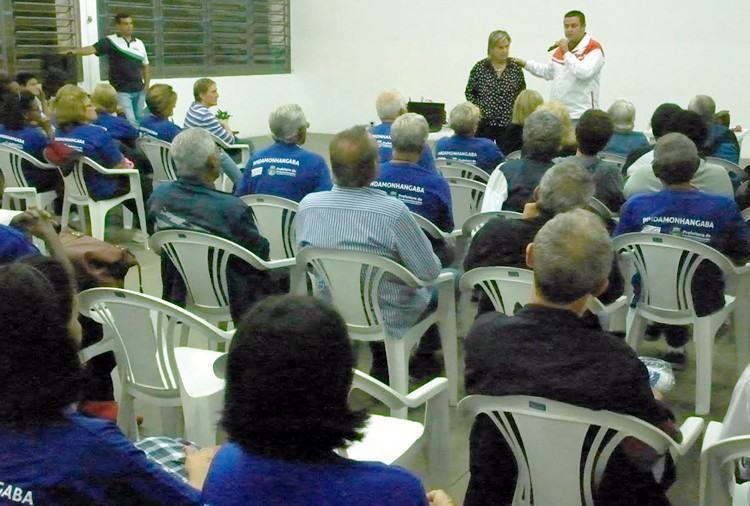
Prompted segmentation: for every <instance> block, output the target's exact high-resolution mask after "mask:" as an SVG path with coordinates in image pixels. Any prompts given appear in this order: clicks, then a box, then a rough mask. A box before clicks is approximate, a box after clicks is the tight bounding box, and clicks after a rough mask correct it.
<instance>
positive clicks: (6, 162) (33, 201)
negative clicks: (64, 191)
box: [0, 144, 58, 210]
mask: <svg viewBox="0 0 750 506" xmlns="http://www.w3.org/2000/svg"><path fill="white" fill-rule="evenodd" d="M24 161H25V162H28V163H30V164H31V165H33V166H34V167H35V168H37V169H42V170H51V171H55V174H58V172H57V166H55V165H51V164H49V163H43V162H41V161H39V160H37V159H36V158H34V157H33V156H31V155H30V154H28V153H25V152H24V151H22V150H20V149H18V148H16V147H14V146H12V145H9V144H0V170H1V171H2V174H3V179H4V180H5V188H4V189H3V202H2V206H3V209H9V208H10V204H11V201H15V202H16V203H17V204H18V205H17V209H21V210H23V209H28V208H29V207H37V208H39V209H48V208H49V209H51V206H52V203H53V202H54V201H55V198H56V197H57V193H56V192H55V190H50V191H46V192H41V193H39V192H38V191H37V189H36V188H34V187H33V186H31V185H30V184H29V183H28V181H27V180H26V176H25V175H24V173H23V162H24ZM21 202H24V203H25V207H22V206H21V205H20V203H21Z"/></svg>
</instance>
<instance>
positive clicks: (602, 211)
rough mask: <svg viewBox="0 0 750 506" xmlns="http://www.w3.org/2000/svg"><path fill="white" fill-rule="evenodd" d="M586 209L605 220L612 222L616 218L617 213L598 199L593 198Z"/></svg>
mask: <svg viewBox="0 0 750 506" xmlns="http://www.w3.org/2000/svg"><path fill="white" fill-rule="evenodd" d="M586 208H587V209H588V210H589V211H591V212H592V213H594V214H597V215H598V216H600V217H601V218H602V219H603V220H611V219H612V218H613V217H614V216H615V213H613V212H612V211H610V209H609V208H608V207H607V206H606V204H604V202H602V201H601V200H599V199H597V198H596V197H591V199H590V200H589V203H588V205H587V206H586Z"/></svg>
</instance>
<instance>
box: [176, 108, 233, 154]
mask: <svg viewBox="0 0 750 506" xmlns="http://www.w3.org/2000/svg"><path fill="white" fill-rule="evenodd" d="M184 126H185V128H203V129H204V130H208V131H209V132H210V133H211V134H213V135H215V136H216V137H218V138H219V139H221V140H223V141H224V142H226V143H227V144H234V134H233V133H232V132H228V131H227V130H226V129H225V128H224V127H223V126H221V123H219V120H218V119H216V116H215V115H214V114H213V113H212V112H211V111H210V110H209V109H208V107H206V106H205V105H203V104H201V103H200V102H193V103H192V104H190V107H189V108H188V111H187V114H186V115H185V123H184Z"/></svg>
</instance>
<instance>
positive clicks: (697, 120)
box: [624, 110, 734, 198]
mask: <svg viewBox="0 0 750 506" xmlns="http://www.w3.org/2000/svg"><path fill="white" fill-rule="evenodd" d="M671 132H677V133H681V134H684V135H686V136H687V137H688V138H689V139H690V140H691V141H693V143H694V144H695V145H696V146H697V147H698V152H699V154H701V163H700V166H699V167H698V170H696V171H695V174H694V175H693V179H692V181H691V183H692V184H693V186H695V187H696V188H698V189H699V190H701V191H704V192H708V193H713V194H714V195H723V196H725V197H730V198H733V197H734V188H733V187H732V180H731V179H730V178H729V174H728V173H727V170H726V169H725V168H724V167H722V166H720V165H714V164H713V163H707V162H706V161H705V159H704V156H703V155H704V154H705V153H704V152H703V151H702V150H701V146H704V145H705V143H706V139H707V138H708V127H707V126H706V122H705V121H703V118H701V117H700V116H699V115H698V114H697V113H695V112H693V111H683V110H679V111H675V112H674V113H673V114H671V115H669V119H668V121H667V123H666V126H665V128H664V132H663V134H668V133H671ZM653 160H654V151H650V152H648V153H645V154H644V155H643V156H641V157H640V158H639V159H638V160H636V161H635V162H634V163H633V165H631V166H630V167H629V168H628V179H627V181H625V187H624V193H625V197H626V198H630V197H632V196H633V195H637V194H639V193H655V192H658V191H660V190H661V189H662V188H663V185H662V182H661V181H660V180H659V178H658V177H657V175H656V174H655V172H654V169H653V167H652V162H653Z"/></svg>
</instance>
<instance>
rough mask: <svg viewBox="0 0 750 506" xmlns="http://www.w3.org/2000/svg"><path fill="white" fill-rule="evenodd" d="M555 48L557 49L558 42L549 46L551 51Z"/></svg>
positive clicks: (548, 49) (548, 50)
mask: <svg viewBox="0 0 750 506" xmlns="http://www.w3.org/2000/svg"><path fill="white" fill-rule="evenodd" d="M555 49H557V42H555V43H554V44H552V45H551V46H550V47H548V48H547V52H548V53H549V52H550V51H554V50H555Z"/></svg>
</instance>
